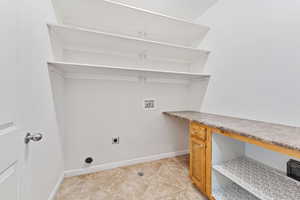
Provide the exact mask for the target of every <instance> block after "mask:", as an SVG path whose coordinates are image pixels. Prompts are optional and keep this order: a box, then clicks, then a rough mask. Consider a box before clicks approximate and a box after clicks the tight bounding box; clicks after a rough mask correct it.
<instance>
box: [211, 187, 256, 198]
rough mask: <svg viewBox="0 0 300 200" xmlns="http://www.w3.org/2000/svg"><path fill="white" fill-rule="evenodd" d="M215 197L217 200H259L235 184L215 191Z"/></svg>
mask: <svg viewBox="0 0 300 200" xmlns="http://www.w3.org/2000/svg"><path fill="white" fill-rule="evenodd" d="M213 197H214V198H215V199H216V200H259V199H258V198H256V197H255V196H254V195H252V194H251V193H249V192H248V191H246V190H244V189H243V188H241V187H240V186H238V185H236V184H235V183H232V184H228V185H226V186H224V187H221V188H218V189H217V190H214V191H213Z"/></svg>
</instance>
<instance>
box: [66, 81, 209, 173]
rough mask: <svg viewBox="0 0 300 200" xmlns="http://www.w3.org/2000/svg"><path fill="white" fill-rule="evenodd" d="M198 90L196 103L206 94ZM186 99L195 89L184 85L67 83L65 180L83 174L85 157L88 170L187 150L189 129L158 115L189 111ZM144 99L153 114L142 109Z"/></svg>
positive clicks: (109, 82)
mask: <svg viewBox="0 0 300 200" xmlns="http://www.w3.org/2000/svg"><path fill="white" fill-rule="evenodd" d="M200 84H201V83H200ZM198 85H199V83H198ZM202 85H203V86H202V89H199V87H198V88H197V89H198V90H197V92H198V96H197V97H196V96H195V95H194V96H193V97H194V98H197V99H199V100H201V94H202V95H203V94H204V93H205V92H204V91H205V88H206V87H205V84H202ZM192 91H193V92H192ZM190 93H193V94H195V93H196V91H195V88H194V87H191V88H189V86H187V85H185V84H170V83H163V84H161V83H145V84H143V83H140V82H135V81H132V82H130V81H128V82H127V81H116V80H115V81H110V80H81V79H66V80H65V115H66V118H65V120H66V123H65V130H66V131H65V137H64V138H65V139H64V141H65V153H66V154H65V158H66V162H65V166H66V170H67V171H68V172H69V173H68V174H69V175H70V173H71V174H74V172H75V174H76V173H78V172H79V173H81V172H80V170H81V171H82V172H88V171H89V168H85V164H84V160H85V158H86V157H88V156H92V157H93V158H94V159H95V162H94V163H93V164H92V165H91V166H101V165H103V164H109V163H115V162H124V161H126V160H132V159H140V158H142V157H148V156H154V155H158V154H164V153H171V152H179V151H183V150H187V149H188V147H187V141H188V140H187V138H188V133H187V130H188V126H187V125H188V124H187V123H186V122H184V121H180V120H176V119H171V118H169V117H166V116H164V115H163V114H162V112H163V111H166V110H177V109H179V110H180V109H183V110H186V109H189V105H191V104H190V101H189V100H190V99H189V97H191V96H190ZM147 98H150V99H155V100H156V103H157V108H156V109H155V110H152V111H145V110H144V109H143V100H144V99H147ZM194 105H195V104H194ZM198 109H200V105H199V106H198ZM114 136H119V137H120V144H118V145H113V144H112V137H114ZM70 170H71V171H70ZM78 170H79V171H78Z"/></svg>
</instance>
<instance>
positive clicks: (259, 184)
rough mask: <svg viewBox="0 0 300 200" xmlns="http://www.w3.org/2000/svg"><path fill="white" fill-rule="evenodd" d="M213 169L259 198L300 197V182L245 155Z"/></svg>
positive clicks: (266, 199) (265, 199) (284, 199)
mask: <svg viewBox="0 0 300 200" xmlns="http://www.w3.org/2000/svg"><path fill="white" fill-rule="evenodd" d="M213 169H214V170H216V171H217V172H219V173H221V174H222V175H224V176H225V177H227V178H228V179H230V180H231V181H233V182H234V183H236V184H237V185H239V186H241V187H243V188H244V189H245V190H247V191H249V192H250V193H252V194H253V195H255V196H256V197H258V198H259V199H262V200H293V199H300V183H299V182H297V181H295V180H293V179H290V178H289V177H287V176H286V175H284V174H283V173H281V172H279V171H277V170H275V169H272V168H270V167H268V166H266V165H264V164H262V163H259V162H257V161H254V160H252V159H250V158H247V157H245V156H243V157H239V158H236V159H233V160H230V161H226V162H224V163H222V164H217V165H214V166H213Z"/></svg>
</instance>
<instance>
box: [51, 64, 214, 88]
mask: <svg viewBox="0 0 300 200" xmlns="http://www.w3.org/2000/svg"><path fill="white" fill-rule="evenodd" d="M48 65H49V66H51V67H52V69H53V70H55V71H56V72H59V73H60V74H61V75H62V76H64V77H65V78H72V79H106V80H131V81H132V80H133V81H139V80H143V81H148V80H149V81H150V82H153V81H155V80H156V81H158V82H174V81H171V80H174V79H175V80H176V79H178V80H180V81H181V82H180V81H179V82H178V81H177V82H176V83H187V82H186V81H192V80H206V79H208V78H209V77H210V76H209V75H205V74H196V73H184V72H170V71H157V70H150V69H136V68H123V67H111V66H101V65H89V64H78V63H64V62H48ZM118 77H119V78H118ZM132 77H133V78H132ZM174 83H175V82H174Z"/></svg>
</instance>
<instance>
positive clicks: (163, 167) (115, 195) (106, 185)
mask: <svg viewBox="0 0 300 200" xmlns="http://www.w3.org/2000/svg"><path fill="white" fill-rule="evenodd" d="M138 172H143V173H144V176H139V175H138ZM56 200H206V198H205V197H203V196H202V195H201V193H200V192H199V191H198V190H197V189H196V188H195V187H194V186H193V185H192V183H191V181H190V179H189V177H188V157H187V156H179V157H175V158H168V159H162V160H158V161H154V162H148V163H142V164H137V165H132V166H128V167H121V168H116V169H112V170H107V171H101V172H98V173H93V174H87V175H82V176H76V177H71V178H66V179H65V180H64V182H63V184H62V185H61V187H60V189H59V192H58V194H57V197H56Z"/></svg>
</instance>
